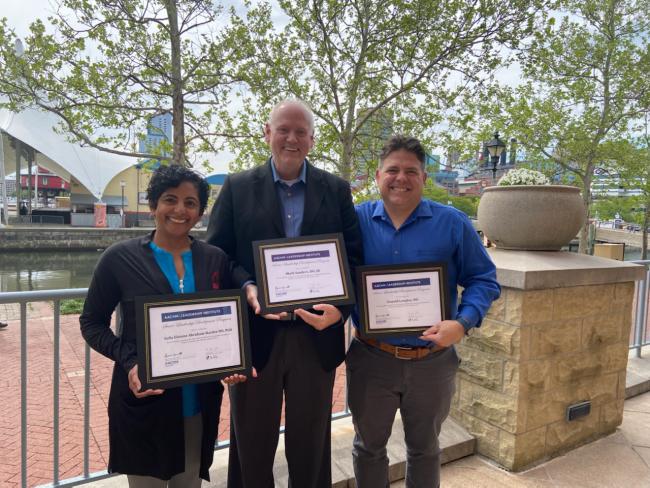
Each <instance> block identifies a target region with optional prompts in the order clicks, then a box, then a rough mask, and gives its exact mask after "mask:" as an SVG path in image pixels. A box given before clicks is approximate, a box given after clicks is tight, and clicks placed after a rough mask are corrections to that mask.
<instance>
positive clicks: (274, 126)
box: [207, 100, 363, 488]
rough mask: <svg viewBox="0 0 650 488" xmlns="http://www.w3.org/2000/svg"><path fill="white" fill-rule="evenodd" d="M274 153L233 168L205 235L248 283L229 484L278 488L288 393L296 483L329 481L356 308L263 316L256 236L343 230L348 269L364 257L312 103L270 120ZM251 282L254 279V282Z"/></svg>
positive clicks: (278, 111) (285, 109) (284, 109)
mask: <svg viewBox="0 0 650 488" xmlns="http://www.w3.org/2000/svg"><path fill="white" fill-rule="evenodd" d="M264 137H265V140H266V142H267V144H268V145H269V147H270V149H271V158H270V159H269V161H268V162H267V163H266V164H265V165H263V166H259V167H256V168H254V169H251V170H248V171H244V172H242V173H238V174H234V175H230V176H229V177H228V178H227V179H226V182H225V183H224V186H223V188H222V189H221V193H220V194H219V197H218V198H217V201H216V202H215V204H214V208H213V209H212V213H211V216H210V224H209V226H208V234H207V241H208V242H209V243H211V244H214V245H216V246H219V247H221V248H222V249H223V250H224V251H226V253H227V254H228V255H229V256H230V258H231V259H233V260H234V261H236V262H237V264H238V265H239V267H238V268H237V270H236V272H235V274H234V276H233V280H234V282H235V284H237V285H239V286H245V288H246V295H247V298H248V302H249V304H250V306H251V311H252V312H253V313H254V315H252V317H251V321H250V323H251V334H250V335H251V343H252V354H253V365H254V366H255V368H256V369H257V371H258V377H257V378H251V379H250V380H249V381H248V382H246V383H242V384H240V385H237V386H235V387H233V388H231V389H230V398H231V404H232V407H231V418H232V421H231V438H230V461H229V468H228V487H229V488H270V487H273V486H274V480H273V472H272V469H273V460H274V457H275V451H276V448H277V443H278V437H279V428H280V417H281V408H282V401H283V398H284V400H285V448H286V457H287V463H288V467H289V479H290V482H291V485H290V486H293V487H294V488H298V487H299V488H325V487H328V488H329V487H330V486H331V483H332V481H331V460H330V417H331V404H332V388H333V385H334V374H335V369H336V367H337V366H338V365H339V364H340V363H341V362H342V361H343V358H344V356H345V338H344V328H343V322H344V321H345V319H346V318H347V316H348V314H349V312H350V308H347V307H341V308H340V309H338V308H337V307H334V306H333V305H329V304H320V305H315V306H314V310H312V311H308V310H303V309H298V310H296V311H295V312H294V313H291V314H286V313H283V314H271V315H265V316H261V315H260V309H259V303H258V301H257V287H256V286H255V284H254V282H255V267H254V262H253V249H252V245H251V243H252V242H253V241H256V240H264V239H274V238H283V237H298V236H309V235H317V234H329V233H336V232H342V233H343V236H344V238H345V247H346V251H347V255H348V260H349V264H350V266H351V269H354V266H355V265H357V264H360V263H361V262H362V260H363V257H362V243H361V235H360V233H359V223H358V220H357V216H356V213H355V210H354V206H353V204H352V198H351V194H350V186H349V184H348V183H347V182H346V181H344V180H342V179H341V178H339V177H337V176H334V175H332V174H330V173H328V172H326V171H323V170H320V169H318V168H316V167H314V166H312V165H311V164H310V163H309V162H308V161H307V154H308V153H309V151H310V150H311V148H312V147H313V144H314V118H313V114H312V112H311V110H310V109H309V108H308V107H307V105H306V104H304V103H303V102H301V101H299V100H285V101H283V102H280V103H279V104H278V105H276V106H275V107H274V109H273V110H272V111H271V115H270V117H269V121H268V123H267V124H266V126H265V128H264ZM251 281H252V282H251Z"/></svg>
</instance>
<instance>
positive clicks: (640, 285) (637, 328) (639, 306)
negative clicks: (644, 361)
mask: <svg viewBox="0 0 650 488" xmlns="http://www.w3.org/2000/svg"><path fill="white" fill-rule="evenodd" d="M630 262H632V263H635V264H641V265H643V266H645V279H643V280H641V281H639V282H637V287H636V313H635V316H634V332H633V338H634V341H633V343H632V344H631V345H630V349H635V350H636V357H638V358H640V357H641V348H642V347H644V346H647V345H650V338H649V337H648V334H647V329H648V300H650V286H649V284H650V259H646V260H639V261H630Z"/></svg>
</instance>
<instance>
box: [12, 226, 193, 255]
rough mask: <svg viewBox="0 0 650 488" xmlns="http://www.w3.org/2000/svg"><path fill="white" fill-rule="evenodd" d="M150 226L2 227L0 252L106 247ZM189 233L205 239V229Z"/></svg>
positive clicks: (148, 230) (146, 231) (140, 234)
mask: <svg viewBox="0 0 650 488" xmlns="http://www.w3.org/2000/svg"><path fill="white" fill-rule="evenodd" d="M149 232H151V229H142V228H133V229H130V228H129V229H92V228H70V227H68V228H62V227H23V228H21V227H4V228H2V229H0V251H23V252H26V251H37V250H39V251H75V250H96V249H106V248H107V247H108V246H110V245H111V244H114V243H115V242H118V241H122V240H125V239H130V238H132V237H138V236H142V235H146V234H147V233H149ZM192 235H193V236H195V237H197V238H199V239H204V238H205V229H201V230H197V229H195V230H193V231H192Z"/></svg>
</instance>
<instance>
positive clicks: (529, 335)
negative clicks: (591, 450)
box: [452, 251, 642, 470]
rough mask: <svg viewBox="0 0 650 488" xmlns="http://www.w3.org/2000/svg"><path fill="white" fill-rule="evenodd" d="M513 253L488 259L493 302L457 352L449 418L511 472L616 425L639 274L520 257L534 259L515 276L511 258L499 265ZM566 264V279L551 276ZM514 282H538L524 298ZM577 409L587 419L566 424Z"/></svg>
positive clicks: (587, 259) (552, 257)
mask: <svg viewBox="0 0 650 488" xmlns="http://www.w3.org/2000/svg"><path fill="white" fill-rule="evenodd" d="M513 252H514V253H517V252H519V253H521V251H500V253H498V256H497V259H495V262H497V267H498V268H499V281H500V282H501V284H502V287H503V291H502V295H501V298H500V299H499V300H497V301H496V302H495V303H494V304H493V306H492V308H491V309H490V311H489V313H488V316H487V317H486V319H485V320H484V322H483V325H482V327H481V328H480V329H477V330H475V331H474V333H473V334H472V335H471V336H470V337H468V338H466V339H465V340H464V341H463V342H462V343H461V344H460V345H459V346H458V351H459V355H460V357H461V359H462V364H461V368H460V373H459V375H458V384H457V391H456V394H455V397H454V401H453V404H452V416H453V417H454V418H456V419H457V420H459V421H460V422H461V423H462V424H463V425H464V426H465V427H466V428H467V429H468V430H469V431H470V432H471V433H472V434H474V435H475V436H476V437H477V450H478V452H480V453H481V454H483V455H485V456H487V457H489V458H491V459H493V460H495V461H497V462H498V463H499V464H501V465H502V466H504V467H506V468H507V469H511V470H520V469H522V468H524V467H526V466H528V465H531V464H534V463H536V462H540V461H543V460H545V459H548V458H550V457H553V456H556V455H558V454H561V453H563V452H565V451H567V450H569V449H571V448H572V447H574V446H576V445H579V444H581V443H584V442H586V441H588V440H590V439H594V438H597V437H599V436H602V435H605V434H607V433H610V432H612V431H613V430H614V429H615V428H616V426H617V425H619V424H620V423H621V421H622V415H623V400H624V398H625V370H626V365H627V356H628V340H629V334H630V327H631V323H632V312H633V311H632V303H633V297H634V286H635V284H634V279H638V276H637V275H638V274H639V272H640V273H642V270H636V269H634V265H630V264H628V263H618V264H619V265H620V267H616V266H615V265H613V264H612V263H617V262H616V261H612V260H605V259H602V258H593V257H591V256H578V255H575V254H573V255H569V253H524V254H529V255H536V256H529V257H531V259H533V262H532V264H531V263H528V264H527V265H524V266H523V267H522V265H521V263H522V261H521V258H522V256H521V254H519V255H517V254H515V255H514V256H511V257H512V258H514V259H513V260H510V259H508V254H509V253H513ZM492 254H493V258H494V257H495V255H494V253H492ZM544 254H546V255H544ZM534 258H537V259H540V258H541V261H538V262H537V264H535V259H534ZM572 261H577V262H573V266H574V269H573V270H571V267H570V266H567V267H565V266H559V267H558V264H559V263H564V264H565V265H569V263H570V262H572ZM508 262H510V265H511V266H510V268H508V269H506V268H504V266H508V264H507V263H508ZM543 262H545V263H546V264H544V263H543ZM513 263H514V266H512V264H513ZM603 263H604V264H603ZM526 268H527V269H526ZM621 269H623V270H624V271H627V276H626V273H625V272H621ZM517 270H518V271H519V273H517V272H515V271H517ZM567 271H572V273H571V274H567ZM522 273H523V274H524V275H526V274H531V275H532V274H538V275H539V274H540V273H543V274H544V276H542V277H540V276H537V279H536V280H535V279H532V280H528V283H529V284H530V283H536V284H537V285H538V286H537V287H538V289H527V288H529V286H527V285H526V284H525V283H526V282H527V280H526V277H525V276H523V277H522V276H521V274H522ZM639 276H640V275H639ZM529 278H532V276H529ZM522 279H523V281H522ZM608 280H609V281H610V282H609V283H607V282H606V281H608ZM594 281H595V282H596V283H593V284H589V283H590V282H594ZM602 281H605V283H601V282H602ZM522 282H523V283H524V285H523V286H521V283H522ZM515 283H516V284H517V285H518V286H517V287H514V286H507V285H508V284H510V285H512V284H515ZM522 288H523V289H522ZM585 400H589V401H591V412H590V414H589V415H587V416H586V417H582V418H580V419H576V420H574V421H571V422H569V421H567V420H566V419H565V415H566V409H567V407H568V406H569V405H572V404H575V403H579V402H581V401H585Z"/></svg>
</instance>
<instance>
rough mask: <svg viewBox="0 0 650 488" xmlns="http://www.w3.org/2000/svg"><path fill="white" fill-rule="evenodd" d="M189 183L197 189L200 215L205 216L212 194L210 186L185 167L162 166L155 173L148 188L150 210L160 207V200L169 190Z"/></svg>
mask: <svg viewBox="0 0 650 488" xmlns="http://www.w3.org/2000/svg"><path fill="white" fill-rule="evenodd" d="M185 181H189V182H190V183H192V184H193V185H194V186H195V187H196V191H197V192H198V194H199V203H200V208H199V215H203V212H205V208H206V207H207V206H208V195H209V194H210V185H209V184H208V182H207V181H205V178H203V177H202V176H201V175H199V174H198V173H196V172H195V171H193V170H191V169H190V168H186V167H185V166H179V165H178V164H172V165H169V166H160V167H159V168H158V169H157V170H156V171H154V173H153V176H152V177H151V180H150V181H149V186H148V187H147V200H149V208H152V209H155V208H156V207H157V206H158V199H159V198H160V195H162V194H163V193H164V192H165V190H167V189H168V188H177V187H179V186H180V184H181V183H184V182H185Z"/></svg>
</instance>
